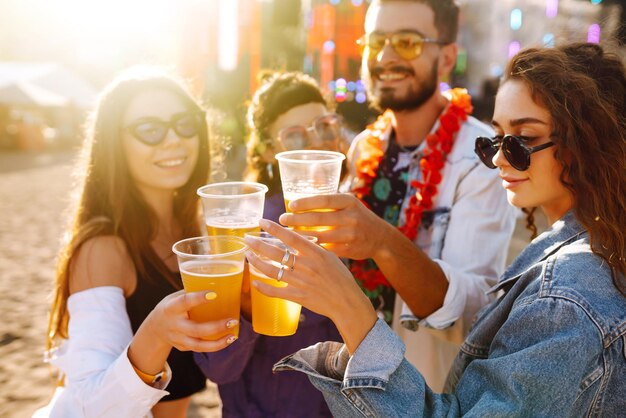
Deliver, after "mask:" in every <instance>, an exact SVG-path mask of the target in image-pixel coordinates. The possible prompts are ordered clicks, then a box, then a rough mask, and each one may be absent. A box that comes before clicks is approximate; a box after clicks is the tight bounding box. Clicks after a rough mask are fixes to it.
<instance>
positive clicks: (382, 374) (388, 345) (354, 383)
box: [342, 319, 405, 389]
mask: <svg viewBox="0 0 626 418" xmlns="http://www.w3.org/2000/svg"><path fill="white" fill-rule="evenodd" d="M344 349H345V347H344ZM404 352H405V346H404V343H403V342H402V340H400V338H399V337H398V336H397V335H396V334H395V333H394V332H393V331H392V330H391V328H389V326H388V325H387V324H386V323H385V322H384V321H383V320H381V319H379V320H378V321H376V324H375V325H374V327H373V328H372V330H371V331H370V332H369V333H368V334H367V336H366V337H365V339H364V340H363V341H362V342H361V344H360V345H359V347H358V348H357V349H356V351H355V352H354V353H353V354H352V357H350V359H349V361H348V364H347V366H346V369H345V374H344V379H343V385H342V386H343V388H358V387H369V388H371V387H375V388H380V389H384V388H385V386H386V384H387V382H388V381H389V377H390V376H391V374H393V373H394V372H395V371H396V369H397V368H398V366H400V363H401V362H402V359H403V358H404Z"/></svg>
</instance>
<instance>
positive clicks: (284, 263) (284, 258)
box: [280, 250, 291, 266]
mask: <svg viewBox="0 0 626 418" xmlns="http://www.w3.org/2000/svg"><path fill="white" fill-rule="evenodd" d="M290 256H291V252H290V251H289V250H285V255H283V259H282V260H280V265H281V266H285V265H287V262H288V261H289V257H290Z"/></svg>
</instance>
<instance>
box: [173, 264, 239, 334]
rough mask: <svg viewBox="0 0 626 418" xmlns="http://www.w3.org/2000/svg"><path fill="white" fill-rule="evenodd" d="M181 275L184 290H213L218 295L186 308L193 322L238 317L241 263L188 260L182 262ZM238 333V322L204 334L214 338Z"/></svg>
mask: <svg viewBox="0 0 626 418" xmlns="http://www.w3.org/2000/svg"><path fill="white" fill-rule="evenodd" d="M180 274H181V276H182V279H183V286H184V288H185V291H186V292H198V291H201V290H206V291H212V292H215V293H216V294H217V297H216V298H215V299H213V300H210V301H208V302H207V303H204V304H202V305H200V306H196V307H195V308H193V309H191V311H189V317H190V318H191V319H193V320H194V321H196V322H207V321H216V320H224V321H226V320H227V319H229V318H234V319H239V308H240V302H241V299H240V296H241V282H242V277H243V263H242V262H237V261H229V260H202V261H187V262H184V263H182V264H181V266H180ZM228 334H233V335H235V336H239V325H237V326H236V327H235V328H231V329H229V330H227V331H224V332H221V333H218V334H215V335H210V336H207V337H206V338H205V339H208V340H217V339H219V338H222V337H223V336H225V335H228Z"/></svg>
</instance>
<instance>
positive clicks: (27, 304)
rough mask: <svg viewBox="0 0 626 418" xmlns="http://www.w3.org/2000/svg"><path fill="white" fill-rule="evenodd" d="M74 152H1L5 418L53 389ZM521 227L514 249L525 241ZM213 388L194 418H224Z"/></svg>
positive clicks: (1, 399)
mask: <svg viewBox="0 0 626 418" xmlns="http://www.w3.org/2000/svg"><path fill="white" fill-rule="evenodd" d="M72 158H73V153H70V152H63V153H58V152H57V153H47V154H32V155H30V154H26V155H24V154H20V153H0V301H1V303H0V318H2V321H0V359H2V360H1V361H0V387H1V388H2V389H1V390H0V417H4V418H18V417H19V418H22V417H30V416H31V414H32V413H33V412H34V411H35V410H36V409H37V408H38V407H40V406H42V405H44V404H45V403H46V402H47V401H48V399H49V397H50V395H51V393H52V390H53V385H52V381H51V378H50V370H49V368H48V366H46V365H45V364H44V363H43V361H42V353H43V350H44V341H45V338H44V337H45V332H46V325H47V311H48V305H49V295H50V291H51V289H52V282H53V277H54V267H55V259H56V254H57V251H58V249H59V243H60V239H61V235H62V232H63V228H64V226H65V225H66V219H67V216H66V213H65V211H66V208H67V206H68V202H69V199H70V193H71V184H72V182H71V166H72ZM527 237H528V234H527V232H526V231H524V230H523V226H522V224H521V222H520V225H519V226H518V232H517V233H516V236H515V238H514V241H513V245H512V248H511V250H510V257H509V259H510V258H511V257H513V256H514V255H515V254H517V253H518V252H519V250H520V248H522V247H523V246H524V245H525V244H526V243H527V242H528V241H527ZM219 402H220V401H219V396H218V394H217V391H216V389H215V387H214V386H211V387H210V388H209V389H207V390H206V391H205V392H203V393H202V394H199V395H197V396H195V397H194V401H193V407H192V410H191V412H190V415H189V416H190V417H196V418H198V417H219V416H220V415H221V414H220V408H219Z"/></svg>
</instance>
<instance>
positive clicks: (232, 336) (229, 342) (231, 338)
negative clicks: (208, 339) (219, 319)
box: [226, 335, 237, 344]
mask: <svg viewBox="0 0 626 418" xmlns="http://www.w3.org/2000/svg"><path fill="white" fill-rule="evenodd" d="M235 341H237V337H235V336H234V335H231V336H230V337H228V338H227V339H226V344H232V343H234V342H235Z"/></svg>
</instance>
